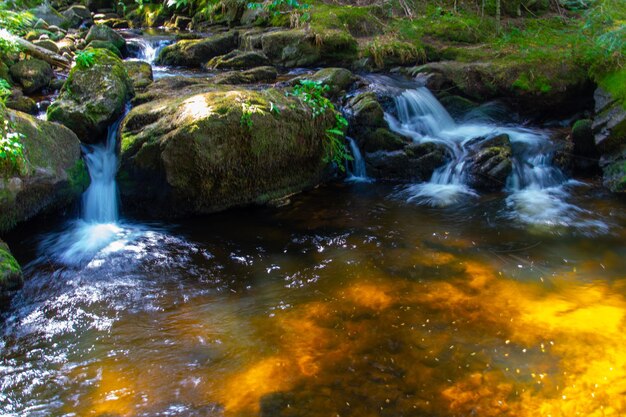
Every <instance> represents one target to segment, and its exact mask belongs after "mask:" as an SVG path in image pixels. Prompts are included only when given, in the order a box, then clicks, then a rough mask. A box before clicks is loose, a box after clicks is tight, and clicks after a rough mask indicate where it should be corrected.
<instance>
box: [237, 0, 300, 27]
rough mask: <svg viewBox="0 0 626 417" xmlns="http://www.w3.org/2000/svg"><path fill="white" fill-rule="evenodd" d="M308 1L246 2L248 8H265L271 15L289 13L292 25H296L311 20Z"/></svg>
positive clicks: (273, 0) (275, 0) (274, 0)
mask: <svg viewBox="0 0 626 417" xmlns="http://www.w3.org/2000/svg"><path fill="white" fill-rule="evenodd" d="M310 7H311V6H310V5H309V4H308V3H300V2H299V1H298V0H271V1H269V0H268V1H265V2H263V3H248V8H249V9H261V10H266V11H267V12H269V13H270V14H271V15H272V16H274V17H277V16H280V15H289V20H290V24H291V26H292V27H298V26H300V24H302V23H304V22H307V21H309V20H311V14H310V13H309V11H308V10H309V8H310Z"/></svg>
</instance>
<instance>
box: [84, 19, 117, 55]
mask: <svg viewBox="0 0 626 417" xmlns="http://www.w3.org/2000/svg"><path fill="white" fill-rule="evenodd" d="M92 41H104V42H110V43H112V44H113V45H114V46H115V47H116V48H117V49H118V50H119V51H120V52H122V53H124V52H125V51H126V40H125V39H124V38H123V37H122V35H120V34H119V33H117V32H116V31H114V30H113V29H111V28H110V27H108V26H102V25H93V26H92V27H91V28H90V29H89V32H88V33H87V36H86V37H85V42H87V43H90V42H92Z"/></svg>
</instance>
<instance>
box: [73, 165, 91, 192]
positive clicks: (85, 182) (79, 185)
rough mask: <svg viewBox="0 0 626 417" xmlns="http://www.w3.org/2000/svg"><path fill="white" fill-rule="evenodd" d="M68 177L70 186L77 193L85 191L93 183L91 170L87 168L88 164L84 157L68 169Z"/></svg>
mask: <svg viewBox="0 0 626 417" xmlns="http://www.w3.org/2000/svg"><path fill="white" fill-rule="evenodd" d="M67 177H68V181H69V183H70V187H71V188H72V190H73V192H75V193H76V194H79V193H82V192H83V191H85V190H86V189H87V187H89V184H90V183H91V178H90V177H89V171H88V170H87V166H86V165H85V162H84V161H83V160H82V159H79V160H78V161H76V163H75V164H74V166H73V167H71V168H70V169H68V170H67Z"/></svg>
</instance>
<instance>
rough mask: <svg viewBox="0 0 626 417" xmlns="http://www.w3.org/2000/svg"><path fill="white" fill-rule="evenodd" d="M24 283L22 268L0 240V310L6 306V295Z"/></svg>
mask: <svg viewBox="0 0 626 417" xmlns="http://www.w3.org/2000/svg"><path fill="white" fill-rule="evenodd" d="M23 283H24V278H23V276H22V268H21V267H20V264H19V263H18V262H17V261H16V260H15V258H14V257H13V254H12V253H11V250H10V249H9V246H8V245H7V244H6V243H4V242H3V241H2V240H0V310H2V309H4V308H5V307H6V304H7V300H6V295H7V293H8V292H10V291H15V290H17V289H19V288H20V287H21V286H22V284H23Z"/></svg>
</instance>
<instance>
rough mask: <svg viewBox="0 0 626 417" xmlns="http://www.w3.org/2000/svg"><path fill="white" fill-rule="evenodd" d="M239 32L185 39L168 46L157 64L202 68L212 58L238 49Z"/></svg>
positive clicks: (160, 55)
mask: <svg viewBox="0 0 626 417" xmlns="http://www.w3.org/2000/svg"><path fill="white" fill-rule="evenodd" d="M238 42H239V32H237V31H230V32H226V33H221V34H218V35H214V36H211V37H209V38H204V39H184V40H181V41H178V42H176V43H175V44H172V45H168V46H166V47H165V48H163V50H162V51H161V53H160V54H159V56H158V58H157V60H156V63H157V64H159V65H173V66H181V67H189V68H200V67H202V65H204V64H206V63H207V62H208V61H209V60H211V59H212V58H215V57H217V56H220V55H225V54H227V53H229V52H231V51H232V50H233V49H236V48H237V46H238Z"/></svg>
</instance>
